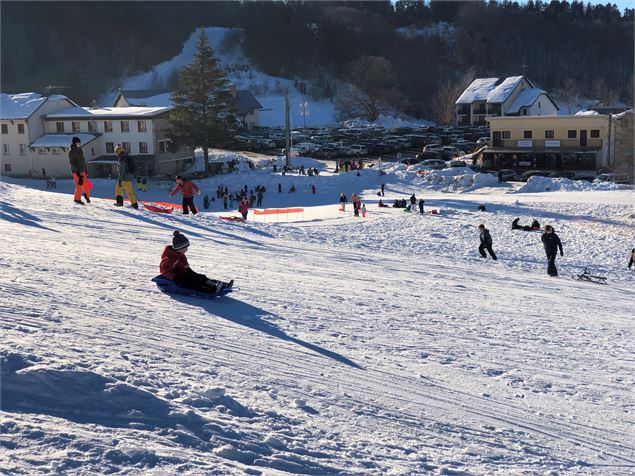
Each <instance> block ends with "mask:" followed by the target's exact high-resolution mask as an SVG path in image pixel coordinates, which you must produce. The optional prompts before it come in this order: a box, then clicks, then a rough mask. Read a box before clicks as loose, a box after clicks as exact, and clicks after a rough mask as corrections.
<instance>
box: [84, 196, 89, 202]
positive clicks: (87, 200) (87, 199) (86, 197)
mask: <svg viewBox="0 0 635 476" xmlns="http://www.w3.org/2000/svg"><path fill="white" fill-rule="evenodd" d="M84 198H85V199H86V203H90V198H88V195H86V194H84Z"/></svg>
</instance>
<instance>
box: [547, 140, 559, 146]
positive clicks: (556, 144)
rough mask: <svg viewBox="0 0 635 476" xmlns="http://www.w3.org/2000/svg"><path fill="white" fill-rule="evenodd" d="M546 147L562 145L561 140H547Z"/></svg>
mask: <svg viewBox="0 0 635 476" xmlns="http://www.w3.org/2000/svg"><path fill="white" fill-rule="evenodd" d="M545 147H560V141H559V140H546V141H545Z"/></svg>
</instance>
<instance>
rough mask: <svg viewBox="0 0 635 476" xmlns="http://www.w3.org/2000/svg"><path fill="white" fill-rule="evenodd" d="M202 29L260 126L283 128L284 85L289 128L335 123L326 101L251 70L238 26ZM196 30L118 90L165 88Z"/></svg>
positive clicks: (385, 120) (189, 54)
mask: <svg viewBox="0 0 635 476" xmlns="http://www.w3.org/2000/svg"><path fill="white" fill-rule="evenodd" d="M204 30H205V32H206V33H207V36H208V38H209V42H210V44H211V46H212V48H213V49H214V54H215V55H216V56H217V57H218V59H219V61H220V63H221V64H222V66H223V68H225V71H226V72H227V77H228V79H229V80H230V81H231V82H232V83H233V84H234V85H235V86H236V87H237V88H238V89H249V90H250V91H251V92H252V93H254V95H255V96H256V97H257V98H258V101H259V102H260V104H262V107H263V110H262V111H260V125H261V126H270V127H284V121H285V113H284V107H285V103H284V91H285V88H288V90H289V106H290V107H289V113H290V116H291V126H292V127H303V126H304V125H305V124H306V126H307V127H323V126H329V125H332V124H333V123H335V122H336V121H335V105H334V104H333V103H332V102H331V101H330V100H328V99H324V100H320V101H313V100H312V99H311V98H307V97H305V96H303V95H302V94H301V93H300V91H299V90H298V89H297V88H296V87H295V85H294V81H293V80H290V79H286V78H281V77H276V76H271V75H268V74H265V73H262V72H260V71H258V70H257V69H255V68H254V67H253V66H252V65H251V64H250V62H249V59H248V58H246V57H245V56H244V55H243V53H242V50H241V46H240V41H241V34H242V31H241V30H240V29H237V28H224V27H208V28H205V29H204ZM198 33H199V30H196V31H194V32H193V33H192V35H191V36H190V38H189V39H188V40H187V41H186V42H185V43H184V45H183V49H182V51H181V53H179V54H178V55H177V56H175V57H174V58H172V59H170V60H168V61H165V62H163V63H161V64H158V65H156V66H155V67H154V68H152V70H150V71H148V72H145V73H140V74H136V75H134V76H132V77H129V78H124V79H123V80H122V81H121V85H120V87H121V89H123V90H126V89H133V90H147V89H157V88H165V87H167V85H168V84H169V81H170V78H171V76H172V75H173V74H174V73H175V72H176V71H178V70H179V69H180V68H182V67H183V66H185V65H187V64H190V63H191V62H192V61H193V59H194V54H195V52H196V39H197V36H198ZM230 39H231V41H230ZM117 93H118V91H117V90H113V91H110V92H108V93H107V94H106V95H105V96H104V97H103V98H102V102H103V103H104V104H107V105H112V103H113V102H114V100H115V98H116V97H117ZM304 102H308V105H307V106H306V107H304V108H303V107H301V104H302V103H304ZM161 104H164V102H161ZM305 112H306V116H305V115H304V113H305ZM378 123H379V124H382V125H385V126H387V127H397V126H406V125H414V126H419V125H429V124H431V123H430V122H428V121H424V120H410V119H403V118H398V117H392V116H387V117H382V118H380V120H379V121H378Z"/></svg>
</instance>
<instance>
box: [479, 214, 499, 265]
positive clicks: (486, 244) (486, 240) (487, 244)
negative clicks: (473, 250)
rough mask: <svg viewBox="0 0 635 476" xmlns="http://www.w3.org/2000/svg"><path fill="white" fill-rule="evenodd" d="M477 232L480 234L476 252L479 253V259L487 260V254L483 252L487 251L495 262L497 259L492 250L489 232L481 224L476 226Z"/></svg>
mask: <svg viewBox="0 0 635 476" xmlns="http://www.w3.org/2000/svg"><path fill="white" fill-rule="evenodd" d="M478 230H479V232H480V234H479V239H480V240H481V244H480V246H479V247H478V251H479V253H481V257H482V258H487V254H485V250H487V251H488V252H489V255H490V256H491V257H492V259H493V260H494V261H496V259H497V258H496V254H495V253H494V250H493V249H492V237H491V235H490V234H489V230H488V229H487V228H485V225H483V224H482V223H481V224H480V225H479V226H478Z"/></svg>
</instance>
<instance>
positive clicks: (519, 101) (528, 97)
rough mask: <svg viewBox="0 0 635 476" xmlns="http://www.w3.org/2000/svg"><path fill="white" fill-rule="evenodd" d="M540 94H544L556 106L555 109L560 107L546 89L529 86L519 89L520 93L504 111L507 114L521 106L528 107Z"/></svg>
mask: <svg viewBox="0 0 635 476" xmlns="http://www.w3.org/2000/svg"><path fill="white" fill-rule="evenodd" d="M541 94H545V95H546V96H547V97H548V98H549V100H550V101H551V102H552V103H553V105H554V106H556V109H560V108H559V107H558V105H557V104H556V102H555V101H554V100H553V98H552V97H551V95H550V94H549V93H548V92H547V91H545V90H544V89H540V88H529V89H525V90H523V91H521V93H520V94H519V95H518V96H516V99H514V102H512V103H511V105H510V106H509V107H508V108H507V111H506V112H507V113H508V114H515V113H517V112H519V111H520V108H521V107H530V106H531V105H532V104H533V103H535V102H536V99H538V97H539V96H540V95H541Z"/></svg>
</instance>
